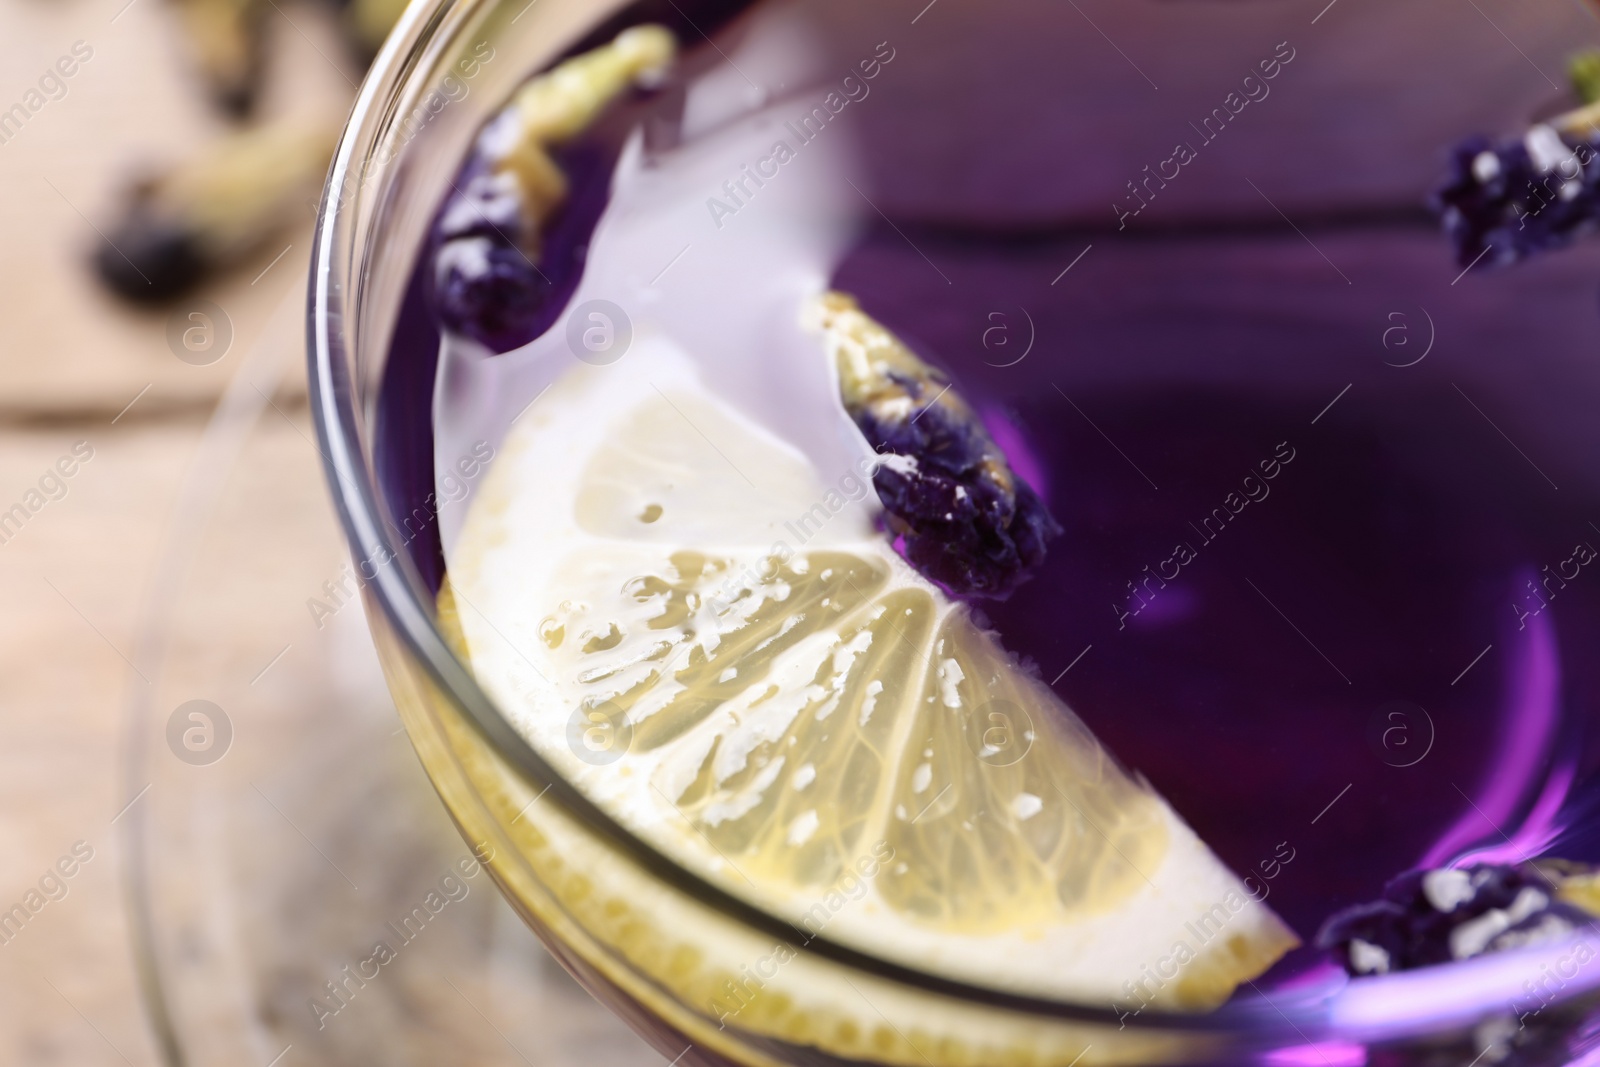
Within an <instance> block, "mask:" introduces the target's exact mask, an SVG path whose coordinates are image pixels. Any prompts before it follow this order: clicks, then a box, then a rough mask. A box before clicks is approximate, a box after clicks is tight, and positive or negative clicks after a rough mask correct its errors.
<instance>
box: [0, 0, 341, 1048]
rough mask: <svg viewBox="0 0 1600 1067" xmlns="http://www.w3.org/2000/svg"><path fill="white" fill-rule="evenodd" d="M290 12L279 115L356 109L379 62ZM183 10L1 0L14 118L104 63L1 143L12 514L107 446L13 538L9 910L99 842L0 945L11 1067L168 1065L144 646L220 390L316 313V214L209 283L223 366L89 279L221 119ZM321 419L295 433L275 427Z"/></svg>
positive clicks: (3, 97) (1, 761) (2, 742)
mask: <svg viewBox="0 0 1600 1067" xmlns="http://www.w3.org/2000/svg"><path fill="white" fill-rule="evenodd" d="M124 5H126V6H124ZM276 6H277V8H278V10H277V11H276V12H275V13H273V14H270V15H269V18H271V19H272V20H274V21H273V22H272V23H271V24H270V25H269V30H270V32H271V34H272V55H273V59H272V71H271V81H270V85H269V88H268V91H267V94H266V97H265V99H264V100H263V106H262V109H261V110H262V113H263V114H269V115H270V114H273V113H282V112H283V111H285V110H286V109H289V108H302V107H303V108H312V109H318V110H321V111H323V112H326V113H328V114H330V115H331V116H333V117H335V118H338V117H341V116H342V115H343V113H344V112H345V111H346V110H347V108H348V104H349V100H350V98H351V96H352V95H353V86H352V82H353V81H358V80H359V77H360V73H359V71H357V70H353V69H346V68H340V67H338V66H336V63H337V62H338V61H342V60H343V58H344V56H343V52H342V51H341V48H340V45H339V42H338V41H337V40H336V39H335V38H334V37H333V35H332V32H331V25H330V23H329V21H328V19H327V18H326V17H325V15H324V14H323V13H322V12H321V11H320V10H318V9H314V8H311V7H309V6H307V5H305V4H297V3H282V4H278V5H276ZM170 18H171V12H170V11H169V10H168V9H167V8H166V7H164V6H163V4H162V3H161V0H132V2H131V3H129V2H128V0H59V2H49V3H47V2H43V0H5V2H4V3H3V5H0V71H4V72H5V76H4V77H3V78H0V112H3V111H5V110H6V109H8V108H10V107H11V105H12V104H14V103H18V102H24V103H26V102H27V98H26V97H25V94H26V93H27V92H28V91H29V89H30V88H33V87H35V86H36V85H37V82H38V79H39V77H40V75H42V74H43V73H44V72H45V71H46V69H47V68H49V67H51V66H53V65H54V64H55V62H56V60H57V59H58V58H59V57H61V56H63V55H66V54H68V53H70V52H71V50H72V48H73V46H74V44H75V43H77V42H82V45H80V53H81V51H82V50H83V49H84V48H87V49H90V50H92V55H91V56H90V58H89V59H88V60H87V61H85V62H83V63H82V64H81V66H80V67H79V68H78V69H77V71H76V72H75V74H74V75H73V76H72V77H71V78H70V79H68V80H67V81H66V92H65V95H59V94H58V95H59V98H58V99H46V101H45V103H44V104H43V106H42V107H40V108H39V109H38V110H37V111H36V112H35V113H33V114H31V116H30V117H29V119H28V121H27V122H26V123H25V124H24V126H23V127H22V129H21V130H20V132H18V133H16V134H15V135H13V136H11V137H10V138H9V139H7V140H5V141H4V142H3V143H0V188H3V189H4V190H5V192H6V195H5V196H4V197H0V234H4V239H3V240H0V284H3V286H4V291H5V293H6V297H5V300H4V303H3V307H4V309H5V311H4V316H3V318H0V501H3V503H0V511H4V510H5V509H7V508H9V507H10V506H11V505H12V504H14V503H18V502H24V503H26V502H27V499H28V498H27V495H26V494H27V493H28V492H29V490H30V489H33V488H35V487H37V485H38V483H39V480H40V478H41V476H42V475H44V473H45V472H46V471H47V470H49V469H51V468H53V467H54V465H55V464H56V463H57V461H58V460H59V459H61V458H62V457H64V456H69V455H70V454H71V453H72V449H73V447H74V444H75V443H76V442H85V443H86V444H85V445H82V446H80V449H81V448H85V447H86V448H89V449H92V450H93V456H92V459H91V460H89V461H88V462H87V463H84V464H82V465H81V466H79V467H78V468H77V469H76V470H75V473H74V474H73V476H72V477H71V478H70V479H69V480H67V481H66V493H65V495H64V496H61V497H60V499H55V500H50V501H48V502H47V503H46V504H45V506H44V507H42V508H41V509H39V511H38V512H37V513H36V514H33V515H32V516H31V518H30V519H29V521H28V522H27V524H26V526H25V527H24V528H23V529H21V530H20V531H19V532H17V533H16V534H15V535H14V536H11V537H10V538H9V539H8V540H6V541H5V542H4V543H0V595H3V597H4V603H5V604H6V605H7V608H8V609H9V610H7V611H6V612H5V613H4V614H3V615H0V909H3V910H8V909H10V907H11V906H12V905H13V904H17V903H22V902H24V901H25V898H26V894H27V893H28V892H29V891H30V889H33V888H34V887H36V886H37V885H38V883H39V880H40V879H41V877H43V876H44V875H45V874H46V873H47V871H49V870H50V869H51V868H53V867H54V865H56V864H57V862H58V860H60V859H61V858H62V857H64V856H67V855H69V854H70V853H71V851H72V849H73V846H74V844H75V843H77V842H80V841H81V842H84V845H83V846H80V850H83V849H92V850H93V859H92V860H90V861H89V862H88V863H86V864H84V865H82V867H81V869H79V870H77V871H76V872H75V873H74V876H73V877H72V878H71V879H70V880H68V881H67V882H66V885H67V895H66V896H65V897H64V898H62V899H60V900H56V901H51V902H49V903H48V904H47V905H46V906H45V907H44V908H42V909H41V910H40V911H39V912H38V913H37V914H36V915H35V916H34V917H33V918H32V920H31V921H30V922H29V923H28V924H27V926H26V927H25V928H24V929H23V930H22V932H21V933H20V934H18V935H16V936H15V937H13V938H11V939H10V940H9V941H6V942H4V943H0V1062H3V1063H8V1064H29V1065H37V1067H44V1065H49V1064H71V1065H74V1067H91V1065H99V1064H107V1065H111V1064H137V1065H139V1067H145V1065H148V1064H154V1063H156V1062H157V1060H156V1051H155V1047H154V1045H153V1043H152V1040H151V1038H150V1036H149V1032H148V1028H147V1026H146V1024H145V1020H144V1016H143V1014H142V1010H141V1007H140V1001H139V998H138V995H137V991H136V987H135V979H134V969H133V964H132V958H131V953H130V948H129V939H128V931H127V919H126V914H125V907H124V904H123V899H122V892H121V885H120V880H119V879H120V871H119V867H118V864H119V856H118V845H117V841H116V838H115V831H114V828H113V827H112V826H111V825H110V820H111V819H112V817H113V816H114V815H116V813H117V812H118V810H119V808H121V807H122V806H123V805H124V804H125V803H126V802H127V800H128V798H127V797H126V796H124V795H123V792H124V790H125V788H126V787H125V785H124V782H123V780H122V777H121V774H120V767H119V763H118V757H119V752H120V745H121V740H122V738H121V735H120V730H121V713H122V709H123V706H124V701H125V697H126V694H127V688H128V686H129V684H130V679H131V678H132V672H131V670H130V667H129V664H128V662H127V661H126V660H125V658H124V657H125V656H127V655H130V650H131V649H133V648H134V647H135V646H136V644H137V642H136V638H137V636H138V635H137V633H136V632H135V631H136V619H137V615H138V611H139V608H140V605H141V602H142V597H143V595H144V593H145V591H146V586H147V583H148V582H149V580H150V574H151V568H152V564H153V561H154V560H155V558H156V556H157V553H158V550H159V548H160V546H161V545H162V544H163V543H164V542H165V539H166V537H167V535H168V524H169V522H170V519H171V515H172V511H173V506H174V502H175V497H176V493H177V490H178V487H179V485H180V483H181V480H182V476H183V473H184V471H185V470H186V469H187V467H188V466H189V464H190V462H191V460H192V459H193V456H194V452H195V448H196V445H197V442H198V441H199V438H200V432H201V429H202V427H203V424H204V419H205V418H206V416H207V415H208V413H209V411H210V408H211V406H212V403H213V401H214V400H215V398H216V397H217V395H218V394H219V392H220V390H221V389H222V387H223V386H224V385H225V384H226V383H227V381H228V380H229V378H230V377H231V376H232V375H233V374H234V372H235V371H236V370H237V369H238V366H239V364H240V362H241V360H242V359H243V358H244V354H245V353H247V352H248V351H249V350H250V349H251V346H252V345H254V344H256V343H257V342H258V341H260V340H261V339H262V337H263V335H264V334H265V333H266V332H267V329H268V323H269V320H270V319H271V317H272V316H273V314H274V312H275V311H278V310H279V309H283V311H284V314H283V315H280V334H281V323H282V322H283V321H287V322H288V323H289V324H290V329H289V336H290V337H291V338H292V337H293V336H294V335H295V334H297V333H298V330H299V324H300V319H299V313H298V307H299V305H300V304H301V302H302V301H303V292H304V280H305V263H306V260H307V256H308V254H309V240H310V221H311V220H310V218H309V212H308V217H307V219H306V220H305V222H304V224H303V225H301V226H300V227H299V228H298V229H295V230H293V231H291V232H286V233H285V234H283V236H282V238H281V240H280V241H279V242H278V243H277V244H276V245H275V246H274V247H271V248H268V249H265V250H263V251H262V252H261V254H260V255H259V256H258V257H257V261H256V262H254V263H252V264H247V265H245V267H244V268H242V269H241V270H240V271H238V272H236V273H235V274H234V275H233V276H230V277H228V278H225V279H221V280H218V281H217V282H215V283H214V284H211V285H209V286H208V287H207V288H205V289H204V290H203V291H202V292H200V293H199V294H197V298H198V299H205V300H209V301H212V302H214V303H215V304H217V305H218V306H220V307H221V308H222V309H223V310H224V312H225V314H226V315H227V316H228V318H229V320H230V321H231V324H232V328H233V332H234V340H233V343H232V346H231V348H230V350H229V352H228V354H227V355H226V356H225V357H224V358H222V359H221V360H220V361H218V362H217V363H215V364H213V365H211V366H207V367H196V366H191V365H190V364H187V363H185V362H182V361H180V360H179V359H177V358H175V357H174V355H173V354H172V352H171V351H170V350H169V348H168V345H167V341H166V322H167V316H168V314H169V311H168V310H161V311H145V310H139V309H134V308H129V307H127V306H124V305H122V304H119V303H118V302H117V301H116V300H114V299H113V298H111V297H109V296H107V295H106V294H105V293H104V292H103V291H101V290H100V289H99V288H98V287H97V286H96V285H95V283H94V282H93V280H92V279H91V278H90V277H89V276H88V274H87V273H86V271H85V269H84V263H85V258H86V256H87V255H88V254H89V253H90V252H91V251H92V250H93V248H94V246H95V243H96V242H97V241H98V240H100V238H99V237H98V236H97V228H104V227H105V225H106V220H107V218H108V216H109V215H110V214H111V213H112V211H113V209H114V205H115V203H116V193H117V190H118V187H119V184H120V183H121V182H122V181H123V180H124V179H125V177H126V176H127V175H128V174H129V173H130V168H131V167H133V166H135V165H136V164H138V163H139V162H140V161H147V162H155V161H159V160H162V159H170V158H174V157H176V156H178V155H180V154H182V153H184V152H186V151H189V150H192V149H193V148H195V147H196V146H198V145H201V144H203V143H204V142H205V140H206V139H207V138H208V137H210V136H213V135H214V134H215V133H216V132H217V131H218V130H219V129H220V128H221V126H220V124H219V122H218V120H217V119H216V117H215V116H214V115H213V114H212V112H211V111H210V109H209V108H208V106H207V105H206V103H205V101H204V100H203V99H202V98H201V97H200V95H199V94H198V93H197V92H196V90H195V84H194V82H193V80H192V79H191V77H190V76H189V71H188V69H187V67H186V65H185V64H186V59H185V56H184V54H183V52H182V49H181V47H180V44H179V41H178V39H177V37H176V36H175V34H174V33H173V32H172V25H171V23H170ZM284 250H286V251H284ZM280 251H284V254H283V255H282V258H281V259H278V260H277V261H276V262H275V263H273V262H272V261H273V259H274V257H275V256H277V255H278V254H279V252H280ZM269 264H270V265H271V266H270V269H267V268H268V267H269ZM263 272H264V273H263ZM177 310H179V311H181V310H182V309H181V308H179V309H177ZM282 343H294V342H293V341H292V340H291V341H288V342H282ZM286 362H287V365H288V367H289V372H288V373H287V374H286V375H285V377H284V380H283V382H282V383H281V384H279V385H278V389H279V392H280V394H281V395H280V397H279V402H280V404H281V405H282V406H283V407H284V408H285V410H286V411H288V412H290V413H291V414H292V416H293V417H294V418H295V419H296V420H297V421H298V422H300V423H301V424H302V425H301V429H303V426H304V405H303V402H301V401H300V400H299V399H298V398H300V397H303V393H304V384H303V377H304V375H303V373H302V372H301V370H300V368H299V363H298V359H297V358H293V359H289V360H288V361H286ZM268 387H269V388H270V387H271V383H268ZM130 405H131V406H130ZM301 429H295V428H292V427H289V426H287V425H286V424H282V423H281V420H280V425H279V426H278V427H277V429H275V430H273V431H270V432H272V433H276V434H277V435H279V436H285V437H287V436H289V435H291V434H292V433H299V432H301ZM68 465H69V466H71V464H68ZM52 484H53V483H52ZM282 506H283V507H284V508H285V509H288V512H290V513H289V514H286V515H285V516H284V519H285V521H284V523H283V526H284V529H285V531H286V533H285V536H299V537H324V538H325V537H327V536H328V534H329V531H330V530H331V529H332V524H331V520H330V519H329V518H328V506H327V503H326V496H325V493H324V492H322V491H321V488H320V486H317V487H313V488H312V489H311V490H310V491H307V492H302V493H298V494H296V495H295V496H294V497H293V498H291V499H287V500H285V501H284V502H283V503H282ZM224 536H225V534H224ZM225 625H228V626H229V627H230V628H231V629H232V630H234V631H237V632H230V633H228V634H226V635H222V636H225V637H226V638H227V639H228V640H229V641H234V642H245V643H248V641H249V639H250V637H251V629H250V628H251V626H252V620H250V619H247V618H239V619H233V620H230V621H229V622H228V623H226V624H225Z"/></svg>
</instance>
